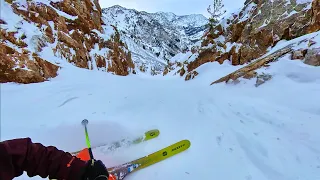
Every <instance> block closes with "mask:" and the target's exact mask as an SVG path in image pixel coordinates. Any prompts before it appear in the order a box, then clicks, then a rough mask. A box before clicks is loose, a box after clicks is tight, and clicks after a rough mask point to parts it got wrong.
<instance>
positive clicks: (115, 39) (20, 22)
mask: <svg viewBox="0 0 320 180" xmlns="http://www.w3.org/2000/svg"><path fill="white" fill-rule="evenodd" d="M0 4H1V14H5V15H4V16H1V18H0V24H1V31H0V35H1V41H0V57H1V61H0V68H1V71H0V72H1V73H0V82H19V83H35V82H43V81H45V80H47V79H49V78H53V77H56V76H57V74H58V72H57V71H58V70H59V69H60V68H63V67H65V66H68V65H70V64H73V65H74V66H77V67H80V68H86V69H90V70H99V71H106V72H111V73H114V74H117V75H128V74H130V73H134V64H133V62H132V59H131V54H130V52H129V51H128V49H127V48H126V45H125V43H124V42H122V41H121V39H120V34H119V32H118V31H117V29H116V28H115V27H112V26H110V25H108V24H106V25H104V24H103V21H102V19H101V15H102V13H101V8H100V5H99V3H98V1H97V0H84V1H71V0H52V1H50V0H31V1H30V0H11V1H5V0H0Z"/></svg>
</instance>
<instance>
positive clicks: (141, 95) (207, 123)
mask: <svg viewBox="0 0 320 180" xmlns="http://www.w3.org/2000/svg"><path fill="white" fill-rule="evenodd" d="M281 64H282V65H283V67H284V66H285V67H286V68H287V69H292V68H293V69H294V67H297V66H299V64H298V62H294V61H290V62H286V61H285V60H283V61H281V62H279V66H280V65H281ZM289 67H292V68H289ZM232 68H234V67H230V68H227V67H226V66H225V65H219V66H218V65H217V64H215V63H212V64H208V65H204V66H203V67H202V68H200V69H199V73H200V75H199V77H197V78H196V79H194V80H192V81H188V82H185V81H183V80H182V79H180V78H179V77H170V76H167V77H162V76H155V77H149V76H127V77H118V76H112V75H109V74H106V73H103V72H96V71H88V70H83V69H78V68H72V67H68V68H64V69H63V70H61V71H60V72H59V74H60V75H59V76H58V77H57V78H55V79H52V80H51V81H49V82H44V83H39V84H29V85H15V84H11V83H7V84H2V85H1V103H2V104H1V128H2V129H1V130H2V131H1V140H5V139H10V138H17V137H27V136H28V137H31V138H32V139H33V141H35V142H41V143H43V144H45V145H55V146H57V147H58V148H60V149H63V150H65V151H76V150H79V149H82V148H84V147H86V144H85V137H84V132H83V128H82V126H81V121H82V120H83V119H85V118H86V119H88V120H89V127H88V131H89V135H90V139H91V141H92V146H94V145H97V144H102V143H108V142H113V141H116V140H119V139H123V138H126V137H133V136H135V135H138V134H141V132H144V131H145V130H149V129H153V128H158V129H160V135H159V137H158V138H156V139H153V140H151V141H149V142H145V143H141V144H139V145H134V146H131V147H129V148H126V147H124V148H120V149H117V150H116V151H113V152H109V151H106V149H104V148H103V147H102V148H97V149H94V151H93V153H94V156H95V157H96V158H97V159H101V160H103V162H105V164H106V165H107V166H108V167H110V166H114V165H118V164H121V163H125V162H128V161H131V160H134V159H136V158H139V157H141V156H145V155H147V154H150V153H152V152H155V151H157V150H159V149H161V148H164V147H166V146H168V145H170V144H172V143H175V142H177V141H180V140H182V139H189V140H190V141H191V147H190V149H189V150H187V151H185V152H183V153H181V154H178V155H176V156H174V157H172V158H169V159H167V160H165V161H163V162H160V163H157V164H154V165H152V166H151V167H148V168H145V169H143V170H140V171H138V172H135V173H133V174H131V175H129V176H127V177H126V180H135V179H153V180H162V179H163V178H164V177H165V179H166V180H170V179H172V180H176V179H184V180H189V179H190V180H191V179H202V180H212V179H217V180H225V179H228V180H301V179H303V180H316V179H320V134H319V132H318V129H319V128H318V127H319V125H320V115H319V114H318V113H316V112H318V111H317V109H316V107H315V106H314V104H315V103H312V102H314V101H315V102H319V101H320V97H319V96H318V89H319V88H320V83H318V81H316V80H314V81H309V83H308V82H298V81H294V80H292V79H291V77H290V76H287V75H288V74H290V73H291V72H283V73H284V74H281V73H279V74H278V76H276V77H275V78H273V80H271V81H269V82H267V83H266V84H264V85H262V86H260V87H259V88H255V87H254V86H253V83H254V82H253V81H245V82H246V83H240V84H238V85H230V84H218V85H214V86H209V84H210V82H211V81H212V80H214V79H213V78H212V77H217V76H219V74H220V75H221V76H223V75H225V74H226V72H230V71H231V69H232ZM310 69H311V67H310ZM307 71H308V70H307ZM310 72H311V71H310ZM285 73H287V74H285ZM313 73H318V74H319V72H317V71H313ZM300 76H301V78H302V76H303V74H300ZM312 77H313V76H310V75H308V78H312ZM314 77H317V76H314ZM92 79H95V81H92ZM296 92H299V98H297V99H296V98H295V97H294V96H293V95H295V93H296ZM303 101H309V102H310V103H309V104H308V103H302V102H303ZM299 104H302V105H300V106H299ZM17 179H30V178H28V177H27V176H26V174H24V175H23V176H21V177H19V178H17ZM31 179H39V177H33V178H31Z"/></svg>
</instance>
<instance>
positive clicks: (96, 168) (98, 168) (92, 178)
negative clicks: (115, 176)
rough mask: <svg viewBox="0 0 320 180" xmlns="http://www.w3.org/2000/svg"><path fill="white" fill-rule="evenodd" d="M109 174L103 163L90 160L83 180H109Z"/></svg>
mask: <svg viewBox="0 0 320 180" xmlns="http://www.w3.org/2000/svg"><path fill="white" fill-rule="evenodd" d="M108 178H109V173H108V171H107V168H106V166H105V165H104V164H103V163H102V161H100V160H98V161H96V160H90V161H88V164H87V167H86V169H85V172H84V174H83V178H82V179H83V180H108Z"/></svg>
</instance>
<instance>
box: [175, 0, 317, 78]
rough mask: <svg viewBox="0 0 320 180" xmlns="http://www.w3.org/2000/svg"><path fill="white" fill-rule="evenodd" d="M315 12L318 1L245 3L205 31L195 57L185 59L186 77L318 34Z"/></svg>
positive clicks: (240, 61)
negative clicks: (214, 64)
mask: <svg viewBox="0 0 320 180" xmlns="http://www.w3.org/2000/svg"><path fill="white" fill-rule="evenodd" d="M319 12H320V6H319V0H314V1H311V0H304V1H301V0H290V1H289V0H262V1H256V0H247V1H246V2H245V3H244V7H243V8H240V9H239V10H238V11H236V12H233V13H230V14H228V15H226V16H225V17H224V18H222V20H221V21H220V23H219V24H218V26H216V27H215V28H214V29H213V30H212V31H210V32H209V31H208V32H206V35H205V38H204V40H203V41H202V43H201V47H200V48H199V49H198V50H197V51H196V52H195V53H194V54H195V55H196V56H197V58H196V59H193V60H191V61H190V60H186V61H188V64H187V65H186V68H184V69H185V70H186V71H187V73H186V74H191V73H192V71H196V69H197V68H198V67H200V66H201V65H203V64H205V63H208V62H214V61H217V62H219V63H220V64H223V63H224V61H225V60H229V61H230V63H231V64H232V65H243V64H246V63H248V62H251V61H253V60H255V59H257V58H259V57H261V56H263V55H265V54H266V53H268V52H270V50H271V49H272V48H273V47H274V46H276V45H277V44H278V43H279V42H280V41H282V40H292V39H295V38H298V37H301V36H303V35H305V34H309V33H312V32H316V31H319V30H320V21H318V20H319V17H320V13H319ZM179 56H181V55H179ZM192 57H194V56H192ZM192 57H190V58H192ZM173 59H175V58H173ZM173 63H174V62H173Z"/></svg>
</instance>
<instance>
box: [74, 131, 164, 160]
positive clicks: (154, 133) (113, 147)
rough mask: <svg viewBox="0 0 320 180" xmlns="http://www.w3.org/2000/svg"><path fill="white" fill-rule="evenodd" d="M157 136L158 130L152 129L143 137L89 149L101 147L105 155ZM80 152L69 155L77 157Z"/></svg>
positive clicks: (93, 147)
mask: <svg viewBox="0 0 320 180" xmlns="http://www.w3.org/2000/svg"><path fill="white" fill-rule="evenodd" d="M159 134H160V131H159V130H158V129H153V130H150V131H147V132H145V133H144V135H142V136H140V137H137V138H135V139H122V140H119V141H116V142H112V143H106V144H100V145H96V146H92V147H91V149H95V148H99V147H102V150H103V152H104V153H107V152H109V151H113V150H116V149H117V148H120V147H123V146H130V145H133V144H138V143H141V142H144V141H148V140H151V139H154V138H156V137H158V136H159ZM104 146H105V147H104ZM86 149H87V148H86ZM80 151H83V150H80ZM80 151H76V152H72V153H71V154H72V155H77V154H78V153H79V152H80Z"/></svg>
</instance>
